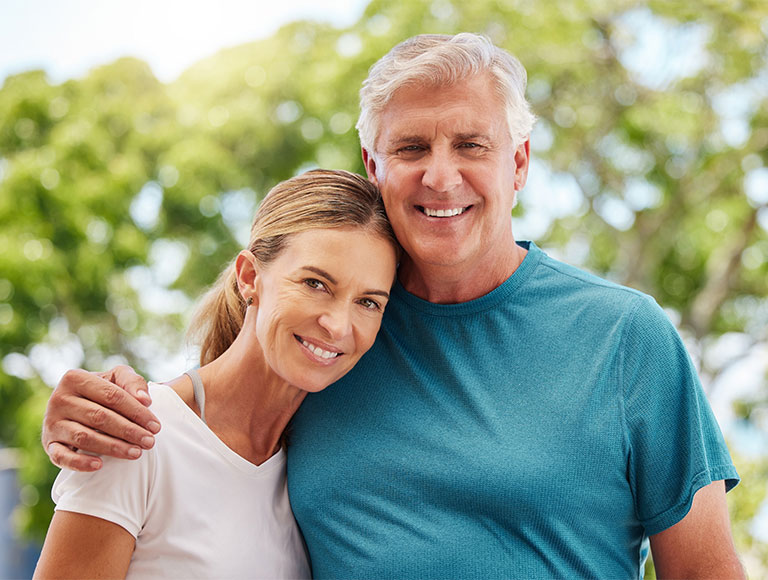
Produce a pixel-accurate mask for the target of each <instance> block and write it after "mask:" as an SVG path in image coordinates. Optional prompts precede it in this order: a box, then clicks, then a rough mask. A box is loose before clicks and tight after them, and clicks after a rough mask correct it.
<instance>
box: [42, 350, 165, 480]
mask: <svg viewBox="0 0 768 580" xmlns="http://www.w3.org/2000/svg"><path fill="white" fill-rule="evenodd" d="M151 402H152V401H151V399H150V397H149V393H148V388H147V382H146V381H145V380H144V379H143V378H142V377H140V376H139V375H137V374H136V373H135V372H134V370H133V369H132V368H131V367H128V366H124V365H121V366H117V367H115V368H113V369H112V370H109V371H107V372H105V373H89V372H87V371H84V370H79V369H78V370H70V371H67V373H66V374H65V375H64V376H63V377H62V379H61V381H59V384H58V386H57V387H56V389H55V390H54V391H53V394H52V395H51V398H50V400H49V401H48V407H47V408H46V411H45V418H44V419H43V434H42V442H43V447H44V448H45V451H46V453H48V456H49V457H50V459H51V461H52V462H53V463H54V464H55V465H58V466H59V467H65V468H67V469H72V470H74V471H96V470H97V469H99V468H100V467H101V459H100V458H99V457H95V456H93V455H88V454H89V453H96V454H99V455H110V456H112V457H118V458H121V459H136V458H138V457H140V456H141V451H142V449H150V448H151V447H152V446H153V445H154V444H155V438H154V436H153V435H154V434H155V433H157V432H158V431H159V430H160V422H159V421H158V420H157V417H155V416H154V415H153V414H152V412H151V411H150V410H149V409H148V408H147V407H148V406H149V405H150V404H151ZM78 449H79V450H82V451H84V452H85V453H77V450H78Z"/></svg>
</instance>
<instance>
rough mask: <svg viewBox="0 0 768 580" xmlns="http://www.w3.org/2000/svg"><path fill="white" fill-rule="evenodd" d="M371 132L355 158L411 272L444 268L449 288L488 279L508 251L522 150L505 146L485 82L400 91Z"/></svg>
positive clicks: (499, 110)
mask: <svg viewBox="0 0 768 580" xmlns="http://www.w3.org/2000/svg"><path fill="white" fill-rule="evenodd" d="M380 127H381V129H380V132H379V135H378V138H377V140H376V143H375V146H374V149H375V151H374V152H368V151H365V150H364V151H363V158H364V161H365V164H366V169H367V171H368V176H369V178H370V179H371V181H373V182H374V183H376V184H377V185H378V186H379V188H380V189H381V192H382V196H383V198H384V204H385V206H386V208H387V214H388V215H389V218H390V220H391V222H392V226H393V228H394V230H395V233H396V234H397V238H398V240H400V243H401V244H402V245H403V248H404V249H405V251H406V252H407V253H408V256H409V258H410V260H411V261H412V264H413V265H414V266H415V267H416V268H417V269H418V270H420V271H422V272H426V271H427V270H430V269H431V271H433V272H441V270H440V268H444V267H447V268H450V273H451V276H450V277H452V278H454V279H455V278H456V277H457V276H462V275H465V276H468V275H476V274H478V273H484V272H492V271H496V270H498V268H499V265H500V264H502V263H504V262H505V260H507V259H508V257H509V253H510V252H511V251H512V248H514V238H513V236H512V229H511V217H510V212H511V210H512V207H513V206H514V203H515V194H516V191H517V190H519V189H521V188H522V187H523V185H525V180H526V177H527V172H528V143H527V142H526V143H524V144H523V145H520V146H518V147H515V146H514V144H513V142H512V138H511V136H510V134H509V129H508V124H507V119H506V115H505V109H504V107H503V105H502V103H501V99H500V98H499V97H498V96H497V95H496V94H495V92H494V89H493V85H492V83H491V80H490V79H489V78H488V77H487V76H485V75H478V76H475V77H471V78H469V79H467V80H463V81H460V82H458V83H457V84H455V85H453V86H449V87H436V88H421V87H414V88H411V87H406V88H402V89H400V90H398V91H397V92H396V93H395V95H394V97H393V98H392V100H391V101H390V102H389V103H388V104H387V106H386V107H385V109H384V111H383V112H382V115H381V122H380ZM403 264H404V265H407V261H404V263H403ZM406 267H407V266H406ZM444 274H448V270H445V271H444ZM401 279H402V277H401Z"/></svg>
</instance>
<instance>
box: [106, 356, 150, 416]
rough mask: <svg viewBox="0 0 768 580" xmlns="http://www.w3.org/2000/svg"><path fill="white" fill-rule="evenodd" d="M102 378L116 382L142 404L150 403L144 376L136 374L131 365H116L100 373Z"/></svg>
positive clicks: (147, 405) (147, 404)
mask: <svg viewBox="0 0 768 580" xmlns="http://www.w3.org/2000/svg"><path fill="white" fill-rule="evenodd" d="M102 376H103V378H105V379H106V380H108V381H110V382H112V383H114V384H116V385H117V386H119V387H121V388H122V389H123V390H125V391H126V392H127V393H128V394H129V395H131V396H133V397H134V398H136V399H137V400H138V401H140V402H141V403H142V404H143V405H144V406H146V407H149V405H151V404H152V398H151V397H150V396H149V386H148V385H147V381H146V380H144V377H142V376H141V375H138V374H136V371H134V370H133V369H132V368H131V367H129V366H126V365H118V366H116V367H115V368H113V369H112V370H109V371H107V372H106V373H103V374H102Z"/></svg>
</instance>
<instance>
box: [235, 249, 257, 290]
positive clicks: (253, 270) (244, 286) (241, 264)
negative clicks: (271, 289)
mask: <svg viewBox="0 0 768 580" xmlns="http://www.w3.org/2000/svg"><path fill="white" fill-rule="evenodd" d="M235 274H236V276H237V288H238V290H239V291H240V295H241V296H242V297H243V300H244V301H246V302H247V301H248V299H249V298H252V299H253V303H258V301H259V296H258V292H257V290H258V281H259V266H258V263H257V261H256V256H254V255H253V254H252V253H251V252H249V251H248V250H243V251H242V252H240V253H239V254H238V255H237V258H236V259H235Z"/></svg>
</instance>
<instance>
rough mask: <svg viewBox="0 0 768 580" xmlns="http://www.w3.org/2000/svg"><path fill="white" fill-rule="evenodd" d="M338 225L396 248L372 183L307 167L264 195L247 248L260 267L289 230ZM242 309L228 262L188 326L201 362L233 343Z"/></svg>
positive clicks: (281, 245) (284, 240) (283, 243)
mask: <svg viewBox="0 0 768 580" xmlns="http://www.w3.org/2000/svg"><path fill="white" fill-rule="evenodd" d="M343 227H358V228H364V229H366V230H368V231H369V232H370V233H371V234H373V235H377V236H381V237H382V238H383V239H385V240H387V241H389V242H390V243H391V244H392V246H393V247H394V248H395V249H396V250H397V251H398V252H399V245H398V243H397V239H396V238H395V234H394V232H393V231H392V227H391V226H390V224H389V221H388V220H387V215H386V213H385V211H384V204H383V203H382V201H381V194H380V193H379V190H378V189H377V188H376V186H375V185H373V184H372V183H371V182H370V181H368V180H367V179H365V178H363V177H360V176H359V175H356V174H354V173H350V172H348V171H330V170H324V169H317V170H313V171H307V172H306V173H303V174H302V175H298V176H296V177H293V178H291V179H288V180H287V181H283V182H282V183H279V184H278V185H276V186H275V187H273V188H272V190H271V191H270V192H269V193H268V194H267V196H266V197H265V198H264V200H263V201H262V202H261V204H260V205H259V208H258V210H257V212H256V216H255V217H254V219H253V225H252V226H251V239H250V242H249V244H248V249H249V250H250V251H251V252H252V253H253V255H254V256H255V257H256V260H257V262H258V263H259V265H260V266H261V267H264V266H267V265H268V264H269V263H270V262H272V261H273V260H274V259H275V258H277V256H278V255H279V254H280V252H281V251H282V250H283V249H284V248H285V246H286V244H287V242H288V241H289V240H290V237H291V236H292V235H293V234H297V233H301V232H305V231H308V230H315V229H320V228H343ZM245 309H246V305H245V301H244V300H243V297H242V296H241V295H240V292H239V291H238V286H237V274H236V272H235V262H234V261H233V262H232V263H231V264H230V265H229V266H227V268H226V269H225V270H224V271H223V272H222V273H221V274H220V275H219V278H218V279H217V281H216V283H215V284H214V285H213V287H212V288H211V289H210V290H209V291H208V293H207V294H206V295H205V296H204V297H203V299H202V301H201V303H200V305H199V307H198V309H197V312H196V314H195V316H194V318H193V319H192V323H191V325H190V330H189V336H190V338H192V339H193V341H194V342H197V343H199V344H200V364H201V365H205V364H208V363H209V362H211V361H213V360H214V359H216V358H218V357H219V356H221V355H222V354H223V353H224V351H225V350H227V349H228V348H229V347H230V345H231V344H232V343H233V342H234V340H235V338H236V337H237V335H238V333H239V332H240V329H241V328H242V326H243V320H244V319H245ZM194 339H197V340H194Z"/></svg>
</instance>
